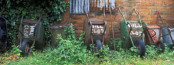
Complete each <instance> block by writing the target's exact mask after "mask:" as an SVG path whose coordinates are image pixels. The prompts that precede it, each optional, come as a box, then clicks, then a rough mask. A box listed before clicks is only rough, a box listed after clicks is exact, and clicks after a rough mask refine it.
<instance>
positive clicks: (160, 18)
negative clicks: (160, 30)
mask: <svg viewBox="0 0 174 65" xmlns="http://www.w3.org/2000/svg"><path fill="white" fill-rule="evenodd" d="M157 13H158V16H159V19H160V20H161V22H162V26H164V21H163V19H162V17H161V15H160V11H157ZM158 24H159V21H158Z"/></svg>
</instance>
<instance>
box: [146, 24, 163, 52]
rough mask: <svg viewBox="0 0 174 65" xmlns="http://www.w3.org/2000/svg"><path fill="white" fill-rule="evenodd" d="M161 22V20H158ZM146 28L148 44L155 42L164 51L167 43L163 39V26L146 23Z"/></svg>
mask: <svg viewBox="0 0 174 65" xmlns="http://www.w3.org/2000/svg"><path fill="white" fill-rule="evenodd" d="M158 24H159V22H158ZM144 28H145V33H146V35H145V37H146V43H147V44H153V45H155V46H156V47H160V48H161V52H164V50H165V45H164V43H163V42H162V41H161V40H162V29H163V28H162V27H161V26H160V25H157V24H156V25H147V24H145V25H144Z"/></svg>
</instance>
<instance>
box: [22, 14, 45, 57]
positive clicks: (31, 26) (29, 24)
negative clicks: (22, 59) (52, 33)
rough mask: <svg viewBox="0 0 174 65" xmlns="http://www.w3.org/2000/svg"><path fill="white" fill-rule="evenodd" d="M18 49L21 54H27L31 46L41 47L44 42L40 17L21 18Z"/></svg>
mask: <svg viewBox="0 0 174 65" xmlns="http://www.w3.org/2000/svg"><path fill="white" fill-rule="evenodd" d="M19 39H20V44H19V49H20V50H22V52H21V55H22V56H27V55H28V54H29V52H31V51H32V49H33V47H35V48H36V49H42V48H43V47H44V46H45V44H44V27H43V24H42V22H41V17H40V18H39V20H38V21H36V20H30V19H23V17H22V19H21V22H20V27H19Z"/></svg>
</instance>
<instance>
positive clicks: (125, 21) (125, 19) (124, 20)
mask: <svg viewBox="0 0 174 65" xmlns="http://www.w3.org/2000/svg"><path fill="white" fill-rule="evenodd" d="M118 10H119V12H120V14H121V15H122V16H123V19H124V22H125V23H126V24H127V21H126V18H125V16H124V15H123V13H122V12H121V9H120V7H118Z"/></svg>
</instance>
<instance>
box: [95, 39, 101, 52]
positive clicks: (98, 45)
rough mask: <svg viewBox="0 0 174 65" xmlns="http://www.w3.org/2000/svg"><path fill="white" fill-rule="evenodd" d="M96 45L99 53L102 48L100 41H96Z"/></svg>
mask: <svg viewBox="0 0 174 65" xmlns="http://www.w3.org/2000/svg"><path fill="white" fill-rule="evenodd" d="M96 44H97V52H99V51H100V50H101V48H102V42H101V40H96Z"/></svg>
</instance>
